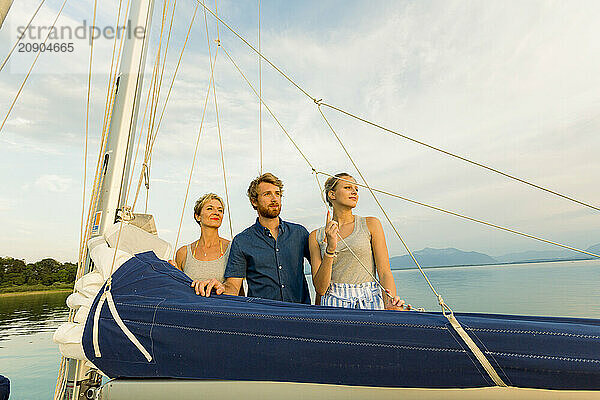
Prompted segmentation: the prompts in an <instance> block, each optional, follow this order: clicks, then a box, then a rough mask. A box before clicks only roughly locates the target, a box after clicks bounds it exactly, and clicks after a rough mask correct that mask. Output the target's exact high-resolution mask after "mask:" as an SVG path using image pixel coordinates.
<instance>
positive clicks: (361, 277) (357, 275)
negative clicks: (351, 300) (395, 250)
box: [316, 215, 376, 284]
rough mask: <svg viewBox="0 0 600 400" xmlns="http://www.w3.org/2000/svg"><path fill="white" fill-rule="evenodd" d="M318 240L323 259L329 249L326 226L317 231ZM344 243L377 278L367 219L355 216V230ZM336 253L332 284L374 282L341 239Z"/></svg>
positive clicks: (332, 269) (332, 270) (332, 268)
mask: <svg viewBox="0 0 600 400" xmlns="http://www.w3.org/2000/svg"><path fill="white" fill-rule="evenodd" d="M316 238H317V241H318V242H319V248H320V249H321V258H323V257H324V255H325V248H326V247H327V242H326V241H325V227H324V226H323V227H321V228H319V229H317V233H316ZM344 241H345V242H346V243H347V244H348V246H349V247H350V248H351V249H352V251H353V252H354V254H356V255H357V256H358V258H359V259H360V260H361V261H362V263H363V264H364V265H365V267H367V268H368V269H369V271H371V272H372V274H373V276H375V273H376V272H375V260H374V258H373V249H372V248H371V232H370V231H369V227H368V226H367V218H365V217H360V216H358V215H355V216H354V230H353V231H352V233H351V234H350V235H348V237H347V238H345V239H344ZM336 251H337V252H338V255H337V257H336V258H335V259H334V260H333V266H332V267H331V282H332V283H351V284H360V283H365V282H372V281H373V278H372V277H371V275H369V273H368V272H367V271H366V270H365V268H364V267H363V266H362V265H360V263H359V262H358V260H356V258H355V257H354V256H353V255H352V253H351V252H350V250H348V248H346V245H344V243H343V242H342V241H341V240H339V239H338V244H337V249H336Z"/></svg>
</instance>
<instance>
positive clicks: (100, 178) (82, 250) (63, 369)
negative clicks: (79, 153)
mask: <svg viewBox="0 0 600 400" xmlns="http://www.w3.org/2000/svg"><path fill="white" fill-rule="evenodd" d="M128 4H129V3H128ZM121 6H122V0H121V1H120V3H119V12H118V15H117V26H118V24H119V21H120V13H121ZM126 16H127V15H125V17H126ZM94 21H95V8H94ZM116 40H117V35H115V44H114V45H113V54H112V59H111V73H110V75H109V82H108V89H107V90H108V93H107V98H106V104H105V107H108V104H109V103H112V100H111V97H109V94H110V88H111V84H112V80H111V77H112V71H113V67H114V60H115V58H114V53H115V50H116ZM122 41H123V37H122V38H121V45H122ZM90 47H91V46H90ZM91 52H92V49H90V63H91V59H92V55H91ZM119 54H120V49H119ZM90 68H91V66H90ZM115 75H116V72H115ZM88 94H89V93H88ZM113 95H114V93H113ZM111 115H112V110H110V113H108V114H107V113H106V108H105V113H104V121H103V125H104V127H103V129H102V136H101V139H100V151H99V153H98V162H97V165H96V173H95V177H94V185H93V190H92V194H91V196H90V202H89V208H88V216H87V223H86V228H85V236H84V237H85V240H83V243H84V245H83V247H82V246H81V243H80V249H79V257H78V260H80V259H83V254H85V252H86V247H85V243H87V240H88V239H89V236H90V234H91V231H90V227H91V219H92V210H94V209H95V208H96V205H97V202H98V197H99V189H100V186H101V184H102V181H103V176H101V175H100V172H101V168H100V166H101V161H102V158H103V157H102V156H103V154H104V149H105V147H106V142H107V139H108V136H107V129H106V121H107V119H109V118H110V116H111ZM86 118H87V116H86ZM86 124H87V121H86ZM86 154H87V152H86ZM84 174H85V171H84ZM83 272H84V268H83V264H82V263H81V262H79V261H78V269H77V274H76V280H77V279H79V278H81V276H82V275H83ZM73 317H74V312H73V310H70V311H69V321H72V319H73ZM63 359H64V357H62V359H61V364H60V367H59V376H58V378H57V381H58V380H61V381H62V383H61V384H60V386H59V387H58V390H55V393H54V399H55V400H57V399H59V398H61V397H62V395H63V393H64V390H66V380H67V379H68V377H67V376H66V375H65V374H66V370H67V363H68V360H67V359H64V360H63ZM79 368H80V362H79V360H77V362H76V363H75V376H77V374H78V373H79ZM75 393H76V391H73V397H74V396H75Z"/></svg>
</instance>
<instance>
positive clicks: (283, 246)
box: [225, 218, 310, 304]
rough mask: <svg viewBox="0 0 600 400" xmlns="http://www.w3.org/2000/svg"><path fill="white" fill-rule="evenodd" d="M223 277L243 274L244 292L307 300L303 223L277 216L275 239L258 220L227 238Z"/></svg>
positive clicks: (307, 254)
mask: <svg viewBox="0 0 600 400" xmlns="http://www.w3.org/2000/svg"><path fill="white" fill-rule="evenodd" d="M230 246H231V249H230V250H229V259H228V260H227V267H226V268H225V278H246V281H247V282H248V296H249V297H261V298H263V299H272V300H280V301H289V302H294V303H305V304H310V295H309V293H308V284H307V283H306V277H305V276H304V259H305V258H306V259H307V260H310V254H309V250H308V231H307V230H306V228H305V227H303V226H302V225H299V224H294V223H291V222H285V221H283V220H281V219H279V231H278V234H277V240H275V238H274V237H273V235H271V232H270V231H269V229H268V228H265V227H264V226H262V225H261V224H260V223H259V222H258V218H257V219H256V223H255V224H254V225H252V226H250V227H249V228H247V229H245V230H244V231H243V232H240V233H239V234H237V235H236V236H235V237H234V238H233V241H232V242H231V245H230Z"/></svg>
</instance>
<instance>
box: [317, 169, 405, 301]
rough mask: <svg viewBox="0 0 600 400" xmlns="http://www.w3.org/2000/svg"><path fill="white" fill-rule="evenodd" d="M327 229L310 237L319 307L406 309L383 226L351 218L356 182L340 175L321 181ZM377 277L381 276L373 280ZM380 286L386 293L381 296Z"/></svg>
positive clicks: (354, 203) (367, 218)
mask: <svg viewBox="0 0 600 400" xmlns="http://www.w3.org/2000/svg"><path fill="white" fill-rule="evenodd" d="M324 191H325V200H326V201H327V204H329V206H331V207H332V208H333V216H332V215H331V214H330V212H329V211H327V220H326V225H325V226H323V227H321V228H319V229H317V230H315V231H313V232H312V233H311V234H310V237H309V240H308V241H309V247H310V257H311V266H312V267H311V268H312V277H313V284H314V286H315V289H316V292H317V297H318V295H321V296H322V298H321V303H320V304H321V305H323V306H333V307H345V308H361V309H370V310H382V309H390V310H407V309H410V305H405V303H404V301H403V300H401V299H400V298H399V297H398V296H396V284H395V283H394V277H393V276H392V271H391V269H390V261H389V255H388V250H387V245H386V242H385V235H384V233H383V227H382V226H381V222H380V221H379V220H378V219H377V218H375V217H361V216H358V215H354V214H353V213H352V210H353V209H354V207H356V204H357V203H358V186H357V185H356V180H355V179H354V178H353V177H352V176H350V175H349V174H347V173H339V174H336V175H335V176H334V177H331V178H329V179H327V181H326V182H325V190H324ZM376 276H379V281H377V278H376ZM381 287H383V289H384V290H385V292H386V293H382V291H381V290H380V288H381Z"/></svg>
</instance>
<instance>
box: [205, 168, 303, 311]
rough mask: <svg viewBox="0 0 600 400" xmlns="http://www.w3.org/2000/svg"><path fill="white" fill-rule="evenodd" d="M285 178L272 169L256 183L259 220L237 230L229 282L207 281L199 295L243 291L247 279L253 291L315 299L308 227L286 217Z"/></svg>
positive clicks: (253, 199) (252, 193)
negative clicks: (308, 269)
mask: <svg viewBox="0 0 600 400" xmlns="http://www.w3.org/2000/svg"><path fill="white" fill-rule="evenodd" d="M282 193H283V183H282V182H281V180H280V179H279V178H277V177H276V176H275V175H273V174H271V173H265V174H263V175H261V176H259V177H258V178H256V179H254V180H253V181H252V182H250V186H249V187H248V198H249V200H250V204H252V207H253V208H254V209H255V210H256V211H257V213H258V218H256V223H255V224H254V225H252V226H250V227H248V228H246V229H245V230H244V231H243V232H241V233H239V234H237V235H236V236H235V237H234V238H233V241H232V242H231V245H230V246H231V248H230V250H229V259H228V261H227V267H226V268H225V278H226V279H225V283H224V284H222V283H220V282H219V281H217V280H216V279H213V280H210V281H204V282H202V283H201V284H200V285H199V287H198V288H197V292H196V293H198V294H200V295H202V296H207V297H208V296H210V294H211V291H212V290H213V289H214V290H215V292H216V293H217V294H232V295H237V294H238V293H239V291H240V288H241V286H242V282H243V280H244V278H246V281H247V282H248V296H249V297H261V298H263V299H271V300H280V301H289V302H293V303H305V304H310V296H309V292H308V284H307V283H306V277H305V276H304V259H306V260H308V261H309V262H310V252H309V249H308V231H307V230H306V228H305V227H303V226H302V225H299V224H294V223H291V222H286V221H283V220H282V219H281V218H279V213H280V212H281V195H282Z"/></svg>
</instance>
